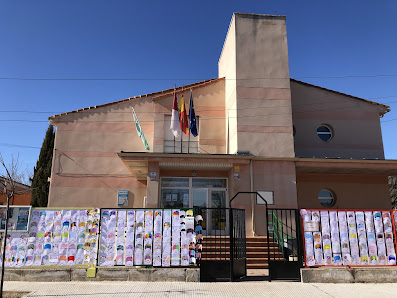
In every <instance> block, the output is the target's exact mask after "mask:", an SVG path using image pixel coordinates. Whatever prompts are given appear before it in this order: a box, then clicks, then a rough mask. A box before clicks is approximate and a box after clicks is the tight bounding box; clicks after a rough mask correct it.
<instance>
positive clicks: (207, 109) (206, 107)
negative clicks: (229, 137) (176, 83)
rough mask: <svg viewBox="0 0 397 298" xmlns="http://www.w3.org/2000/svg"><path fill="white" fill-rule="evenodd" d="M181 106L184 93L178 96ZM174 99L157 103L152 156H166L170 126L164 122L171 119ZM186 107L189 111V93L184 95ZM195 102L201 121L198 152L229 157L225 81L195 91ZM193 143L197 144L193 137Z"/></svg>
mask: <svg viewBox="0 0 397 298" xmlns="http://www.w3.org/2000/svg"><path fill="white" fill-rule="evenodd" d="M177 97H178V104H179V103H180V98H181V93H178V94H177ZM173 98H174V97H173V95H169V96H167V97H162V98H160V99H155V100H154V101H153V109H154V118H155V122H154V128H155V129H154V146H153V148H154V149H153V152H164V131H165V130H166V129H169V127H170V123H169V122H166V121H164V116H165V115H171V110H172V104H173ZM184 98H185V106H186V109H187V111H189V105H190V90H185V91H184ZM193 101H194V110H195V113H196V117H199V131H198V133H199V135H198V140H199V146H200V148H199V152H200V153H210V154H214V153H219V154H224V153H226V122H225V82H224V81H223V80H221V81H218V82H215V83H212V84H210V85H207V86H203V87H199V88H194V89H193ZM191 140H192V141H193V140H195V139H194V138H193V136H191Z"/></svg>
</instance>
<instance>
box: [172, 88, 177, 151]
mask: <svg viewBox="0 0 397 298" xmlns="http://www.w3.org/2000/svg"><path fill="white" fill-rule="evenodd" d="M175 94H176V84H175V85H174V95H175ZM171 120H172V116H171ZM174 153H175V135H174Z"/></svg>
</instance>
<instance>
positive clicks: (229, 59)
mask: <svg viewBox="0 0 397 298" xmlns="http://www.w3.org/2000/svg"><path fill="white" fill-rule="evenodd" d="M218 73H219V77H220V78H222V77H225V78H226V80H225V110H226V121H225V122H226V123H225V124H226V135H225V138H226V141H227V150H226V153H228V154H233V153H235V152H236V151H237V149H238V145H237V97H236V96H237V94H236V23H235V15H233V16H232V20H231V22H230V25H229V30H228V32H227V35H226V38H225V43H224V45H223V49H222V53H221V56H220V58H219V62H218Z"/></svg>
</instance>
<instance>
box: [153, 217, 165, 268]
mask: <svg viewBox="0 0 397 298" xmlns="http://www.w3.org/2000/svg"><path fill="white" fill-rule="evenodd" d="M162 238H163V210H154V225H153V266H155V267H160V266H161V243H162Z"/></svg>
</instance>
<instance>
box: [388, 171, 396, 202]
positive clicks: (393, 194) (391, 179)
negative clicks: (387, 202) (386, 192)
mask: <svg viewBox="0 0 397 298" xmlns="http://www.w3.org/2000/svg"><path fill="white" fill-rule="evenodd" d="M389 188H390V198H391V205H392V206H393V208H396V207H397V177H389Z"/></svg>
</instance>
